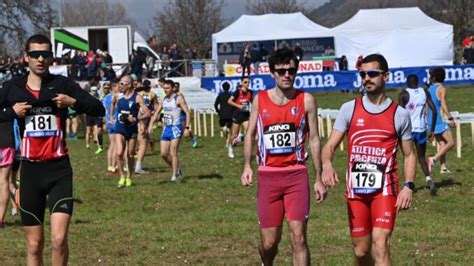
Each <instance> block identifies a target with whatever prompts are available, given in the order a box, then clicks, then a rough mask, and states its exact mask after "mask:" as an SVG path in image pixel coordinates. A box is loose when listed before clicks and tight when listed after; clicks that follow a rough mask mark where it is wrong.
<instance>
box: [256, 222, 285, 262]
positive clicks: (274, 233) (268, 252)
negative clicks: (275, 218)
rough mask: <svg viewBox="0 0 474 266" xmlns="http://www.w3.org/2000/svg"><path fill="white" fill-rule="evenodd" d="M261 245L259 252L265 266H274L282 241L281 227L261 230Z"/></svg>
mask: <svg viewBox="0 0 474 266" xmlns="http://www.w3.org/2000/svg"><path fill="white" fill-rule="evenodd" d="M260 238H261V239H260V245H259V247H258V251H259V253H260V258H261V259H262V263H263V265H265V266H267V265H273V260H274V259H275V257H276V255H277V253H278V243H280V240H281V226H279V227H271V228H261V229H260Z"/></svg>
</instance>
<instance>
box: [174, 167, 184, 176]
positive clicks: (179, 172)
mask: <svg viewBox="0 0 474 266" xmlns="http://www.w3.org/2000/svg"><path fill="white" fill-rule="evenodd" d="M183 176H184V172H183V170H181V168H178V172H177V173H176V178H183Z"/></svg>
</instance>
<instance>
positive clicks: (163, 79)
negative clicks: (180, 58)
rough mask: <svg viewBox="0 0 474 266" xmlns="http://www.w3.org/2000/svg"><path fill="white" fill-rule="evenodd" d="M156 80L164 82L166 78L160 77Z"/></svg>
mask: <svg viewBox="0 0 474 266" xmlns="http://www.w3.org/2000/svg"><path fill="white" fill-rule="evenodd" d="M158 81H159V82H165V81H166V79H165V78H160V79H159V80H158Z"/></svg>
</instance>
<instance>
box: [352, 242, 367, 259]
mask: <svg viewBox="0 0 474 266" xmlns="http://www.w3.org/2000/svg"><path fill="white" fill-rule="evenodd" d="M352 247H353V249H354V256H355V257H356V259H359V260H360V259H363V258H365V257H367V256H370V255H371V254H370V249H371V243H370V241H357V242H353V243H352Z"/></svg>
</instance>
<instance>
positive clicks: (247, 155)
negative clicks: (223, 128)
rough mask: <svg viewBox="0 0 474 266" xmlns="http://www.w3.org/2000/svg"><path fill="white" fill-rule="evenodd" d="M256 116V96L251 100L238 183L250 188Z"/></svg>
mask: <svg viewBox="0 0 474 266" xmlns="http://www.w3.org/2000/svg"><path fill="white" fill-rule="evenodd" d="M257 115H258V95H257V96H255V97H254V98H253V102H252V109H251V110H250V118H249V123H248V128H247V133H246V134H245V140H244V169H243V171H242V176H241V177H240V182H241V183H242V186H251V185H252V175H253V172H252V165H251V163H250V161H251V160H252V148H253V142H254V140H255V131H256V129H257Z"/></svg>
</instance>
